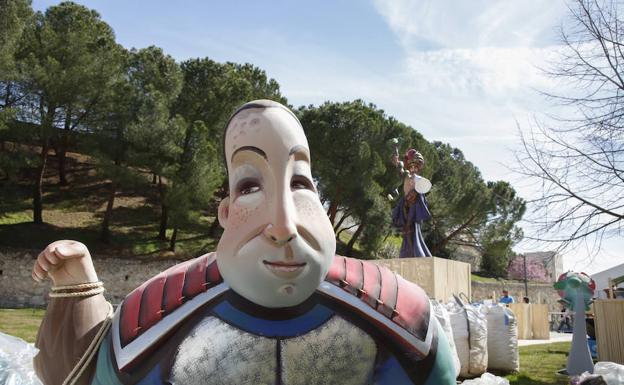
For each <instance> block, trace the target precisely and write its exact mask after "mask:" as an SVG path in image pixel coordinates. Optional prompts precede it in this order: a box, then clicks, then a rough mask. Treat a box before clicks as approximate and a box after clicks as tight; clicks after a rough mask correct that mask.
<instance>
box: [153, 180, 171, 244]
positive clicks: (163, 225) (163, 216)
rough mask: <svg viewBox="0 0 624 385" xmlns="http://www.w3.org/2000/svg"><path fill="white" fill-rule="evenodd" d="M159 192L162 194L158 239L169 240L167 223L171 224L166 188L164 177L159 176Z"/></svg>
mask: <svg viewBox="0 0 624 385" xmlns="http://www.w3.org/2000/svg"><path fill="white" fill-rule="evenodd" d="M158 192H159V194H160V227H159V228H158V236H157V237H156V239H160V240H163V241H166V240H167V222H169V211H168V210H167V205H166V204H165V186H164V184H163V182H162V177H161V176H160V175H159V176H158Z"/></svg>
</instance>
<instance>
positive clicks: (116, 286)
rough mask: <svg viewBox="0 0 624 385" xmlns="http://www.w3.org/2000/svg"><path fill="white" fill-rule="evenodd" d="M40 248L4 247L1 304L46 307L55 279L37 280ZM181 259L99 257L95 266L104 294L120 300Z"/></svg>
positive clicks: (0, 256) (0, 262) (0, 268)
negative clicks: (35, 270) (35, 268)
mask: <svg viewBox="0 0 624 385" xmlns="http://www.w3.org/2000/svg"><path fill="white" fill-rule="evenodd" d="M39 252H40V250H37V251H6V250H0V308H21V307H44V306H46V304H47V299H48V296H47V294H48V292H49V291H50V286H51V282H50V280H46V282H43V283H37V282H35V281H34V280H33V279H32V277H31V271H32V267H33V264H34V262H35V258H36V257H37V254H38V253H39ZM179 262H180V261H177V260H161V261H153V260H151V261H149V262H146V261H142V260H135V259H118V258H97V259H95V261H94V263H95V269H96V271H97V273H98V278H99V279H100V280H101V281H102V282H104V287H105V288H106V292H105V293H104V295H105V296H106V297H107V299H108V300H109V301H111V303H113V304H118V303H119V302H121V300H122V299H123V298H124V297H125V296H126V294H128V293H129V292H130V291H132V290H133V289H134V288H136V287H137V286H139V285H140V284H141V283H143V282H145V281H146V280H147V279H149V278H151V277H153V276H154V275H156V274H158V273H159V272H161V271H163V270H165V269H167V268H169V267H171V266H173V265H175V264H176V263H179Z"/></svg>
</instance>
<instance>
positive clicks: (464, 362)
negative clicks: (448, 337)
mask: <svg viewBox="0 0 624 385" xmlns="http://www.w3.org/2000/svg"><path fill="white" fill-rule="evenodd" d="M446 310H448V312H449V316H450V318H451V328H452V329H453V338H454V340H455V346H456V348H457V356H458V357H459V362H460V363H461V370H460V373H459V374H460V376H462V377H475V376H480V375H481V374H483V373H485V370H486V369H487V363H488V352H487V321H486V319H485V316H484V315H483V314H481V312H480V311H479V310H477V309H475V308H474V307H472V306H471V305H465V306H460V305H458V304H457V303H454V302H450V303H449V304H448V305H447V308H446Z"/></svg>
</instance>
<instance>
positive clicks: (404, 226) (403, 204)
mask: <svg viewBox="0 0 624 385" xmlns="http://www.w3.org/2000/svg"><path fill="white" fill-rule="evenodd" d="M397 143H398V141H396V142H395V150H394V152H395V153H394V156H393V158H392V163H393V164H394V165H395V166H396V167H398V168H399V171H400V173H401V175H402V176H403V196H401V198H399V200H398V202H397V204H396V206H395V207H394V209H393V210H392V224H393V225H394V226H395V227H398V228H399V229H401V231H402V232H403V242H402V243H401V250H400V252H399V258H412V257H431V252H430V251H429V248H428V247H427V244H426V243H425V239H424V237H423V235H422V231H421V227H422V224H423V222H424V221H427V220H429V219H431V213H430V212H429V207H428V204H427V198H425V193H427V192H429V190H430V189H431V182H430V181H429V180H428V179H426V178H424V177H422V176H421V175H420V174H421V172H422V170H423V168H424V167H425V159H424V158H423V156H422V154H421V153H420V152H418V151H416V150H415V149H413V148H412V149H410V150H408V151H407V152H406V153H405V156H404V158H403V161H399V156H398V146H397Z"/></svg>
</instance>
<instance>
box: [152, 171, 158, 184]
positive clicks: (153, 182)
mask: <svg viewBox="0 0 624 385" xmlns="http://www.w3.org/2000/svg"><path fill="white" fill-rule="evenodd" d="M157 178H158V175H156V173H152V184H156V183H158V179H157Z"/></svg>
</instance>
